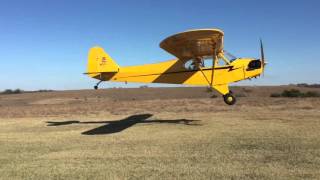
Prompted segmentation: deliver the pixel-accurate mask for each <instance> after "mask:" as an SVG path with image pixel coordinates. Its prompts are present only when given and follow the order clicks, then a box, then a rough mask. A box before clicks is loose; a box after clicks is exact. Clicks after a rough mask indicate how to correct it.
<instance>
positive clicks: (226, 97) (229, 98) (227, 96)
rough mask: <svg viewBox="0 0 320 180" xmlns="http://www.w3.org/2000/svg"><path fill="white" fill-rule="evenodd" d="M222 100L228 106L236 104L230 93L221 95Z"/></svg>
mask: <svg viewBox="0 0 320 180" xmlns="http://www.w3.org/2000/svg"><path fill="white" fill-rule="evenodd" d="M223 100H224V102H225V103H226V104H228V105H234V104H235V103H236V98H235V97H234V96H233V94H232V92H229V93H228V94H225V95H223Z"/></svg>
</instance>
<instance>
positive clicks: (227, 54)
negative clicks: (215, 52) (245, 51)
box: [224, 51, 237, 62]
mask: <svg viewBox="0 0 320 180" xmlns="http://www.w3.org/2000/svg"><path fill="white" fill-rule="evenodd" d="M224 55H225V57H226V58H228V59H229V61H230V62H232V61H234V60H236V59H237V57H236V56H234V55H233V54H231V53H229V52H227V51H224Z"/></svg>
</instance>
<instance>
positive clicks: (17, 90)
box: [1, 89, 23, 94]
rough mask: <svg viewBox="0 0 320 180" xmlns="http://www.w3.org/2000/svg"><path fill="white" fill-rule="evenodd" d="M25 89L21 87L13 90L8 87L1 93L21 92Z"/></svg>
mask: <svg viewBox="0 0 320 180" xmlns="http://www.w3.org/2000/svg"><path fill="white" fill-rule="evenodd" d="M22 92H23V91H22V90H21V89H15V90H11V89H6V90H4V91H3V92H1V94H20V93H22Z"/></svg>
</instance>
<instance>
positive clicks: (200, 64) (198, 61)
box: [190, 57, 204, 70]
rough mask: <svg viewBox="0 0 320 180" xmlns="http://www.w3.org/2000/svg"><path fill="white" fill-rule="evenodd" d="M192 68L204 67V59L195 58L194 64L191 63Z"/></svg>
mask: <svg viewBox="0 0 320 180" xmlns="http://www.w3.org/2000/svg"><path fill="white" fill-rule="evenodd" d="M190 67H191V69H192V70H196V69H198V68H200V67H204V62H203V59H202V58H201V57H196V58H194V60H193V62H192V64H191V65H190Z"/></svg>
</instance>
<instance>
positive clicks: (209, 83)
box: [198, 52, 217, 89]
mask: <svg viewBox="0 0 320 180" xmlns="http://www.w3.org/2000/svg"><path fill="white" fill-rule="evenodd" d="M216 60H217V53H216V52H215V54H214V56H213V57H212V70H211V81H209V79H208V78H207V76H206V75H205V74H204V72H203V70H202V67H201V66H199V67H198V68H199V69H200V71H201V73H202V75H203V77H204V78H205V79H206V81H207V83H208V85H209V88H211V89H212V88H213V77H214V68H215V66H216Z"/></svg>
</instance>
